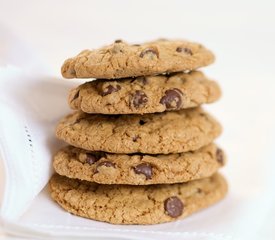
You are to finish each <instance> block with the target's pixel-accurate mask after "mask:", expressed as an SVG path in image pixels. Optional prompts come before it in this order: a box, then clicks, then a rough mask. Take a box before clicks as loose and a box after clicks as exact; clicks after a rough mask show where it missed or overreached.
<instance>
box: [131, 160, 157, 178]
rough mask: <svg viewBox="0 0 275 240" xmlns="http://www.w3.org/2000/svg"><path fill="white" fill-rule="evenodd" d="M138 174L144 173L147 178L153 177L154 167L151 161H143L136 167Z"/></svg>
mask: <svg viewBox="0 0 275 240" xmlns="http://www.w3.org/2000/svg"><path fill="white" fill-rule="evenodd" d="M134 171H135V173H136V174H143V175H144V176H145V177H146V180H148V179H152V175H153V169H152V166H151V165H150V164H149V163H141V164H139V165H137V166H135V167H134Z"/></svg>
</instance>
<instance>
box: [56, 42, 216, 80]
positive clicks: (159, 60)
mask: <svg viewBox="0 0 275 240" xmlns="http://www.w3.org/2000/svg"><path fill="white" fill-rule="evenodd" d="M214 59H215V57H214V55H213V53H212V52H210V51H209V50H208V49H206V48H205V47H203V46H202V45H200V44H198V43H193V42H188V41H183V40H156V41H153V42H147V43H143V44H140V45H139V44H134V45H131V44H128V43H126V42H124V41H121V40H117V41H115V42H114V43H113V44H111V45H108V46H105V47H102V48H99V49H96V50H84V51H82V52H81V53H80V54H78V55H77V56H76V57H74V58H69V59H67V60H66V61H65V62H64V64H63V66H62V69H61V72H62V75H63V77H65V78H104V79H114V78H125V77H137V76H148V75H156V74H161V73H171V72H179V71H191V70H194V69H197V68H199V67H203V66H207V65H209V64H211V63H212V62H214Z"/></svg>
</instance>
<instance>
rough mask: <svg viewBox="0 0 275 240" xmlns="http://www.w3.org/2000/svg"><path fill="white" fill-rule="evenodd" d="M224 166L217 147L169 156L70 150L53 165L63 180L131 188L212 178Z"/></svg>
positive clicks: (59, 156) (55, 158) (56, 156)
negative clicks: (69, 179)
mask: <svg viewBox="0 0 275 240" xmlns="http://www.w3.org/2000/svg"><path fill="white" fill-rule="evenodd" d="M224 164H225V157H224V154H223V151H222V150H221V149H220V148H218V147H217V146H216V145H215V144H210V145H208V146H206V147H203V148H201V149H199V150H197V151H194V152H187V153H178V154H168V155H146V154H112V153H105V152H89V151H86V150H83V149H80V148H75V147H72V146H67V147H64V148H63V149H61V150H60V151H58V152H57V154H56V155H55V157H54V161H53V166H54V169H55V171H56V172H57V173H58V174H59V175H62V176H66V177H69V178H77V179H80V180H86V181H90V182H97V183H101V184H130V185H147V184H163V183H166V184H168V183H179V182H188V181H191V180H195V179H200V178H205V177H209V176H211V175H213V174H214V173H215V172H216V171H217V170H218V169H219V168H220V167H221V166H223V165H224Z"/></svg>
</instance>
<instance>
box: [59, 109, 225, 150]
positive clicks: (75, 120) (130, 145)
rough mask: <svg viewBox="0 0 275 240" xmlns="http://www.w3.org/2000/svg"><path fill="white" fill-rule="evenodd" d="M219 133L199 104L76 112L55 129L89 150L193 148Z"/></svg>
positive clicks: (219, 129)
mask: <svg viewBox="0 0 275 240" xmlns="http://www.w3.org/2000/svg"><path fill="white" fill-rule="evenodd" d="M220 133H221V126H220V124H219V123H218V122H217V121H216V120H215V119H214V118H213V117H211V116H210V115H209V114H207V113H206V112H204V111H203V110H202V109H201V108H195V109H187V110H179V111H170V112H169V111H168V112H163V113H155V114H144V115H101V114H87V113H83V112H75V113H73V114H70V115H68V116H67V117H65V118H63V119H62V120H61V121H60V123H59V124H58V126H57V129H56V135H57V137H58V138H59V139H62V140H64V141H65V142H67V143H68V144H70V145H73V146H75V147H79V148H82V149H86V150H89V151H104V152H111V153H137V152H140V153H148V154H168V153H181V152H188V151H194V150H197V149H199V148H201V147H202V146H205V145H208V144H210V143H211V142H212V141H213V140H214V139H215V138H216V137H218V136H219V134H220Z"/></svg>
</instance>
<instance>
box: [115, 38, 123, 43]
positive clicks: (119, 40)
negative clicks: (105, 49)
mask: <svg viewBox="0 0 275 240" xmlns="http://www.w3.org/2000/svg"><path fill="white" fill-rule="evenodd" d="M122 42H123V41H122V40H121V39H117V40H115V43H122Z"/></svg>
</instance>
